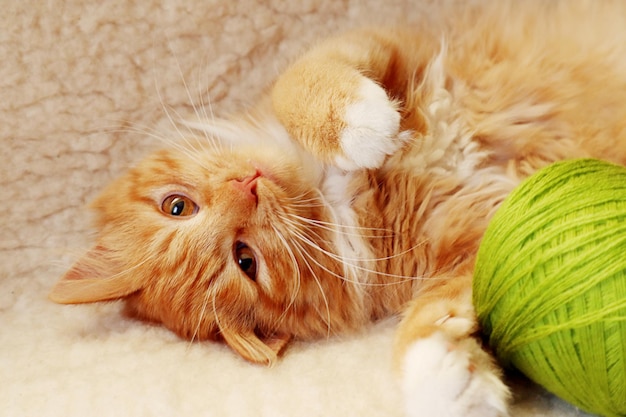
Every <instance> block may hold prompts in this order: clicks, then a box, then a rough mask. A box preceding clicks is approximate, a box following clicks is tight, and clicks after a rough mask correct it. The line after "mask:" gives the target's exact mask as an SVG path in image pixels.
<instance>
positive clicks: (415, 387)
mask: <svg viewBox="0 0 626 417" xmlns="http://www.w3.org/2000/svg"><path fill="white" fill-rule="evenodd" d="M404 358H405V359H404V367H403V380H402V385H403V390H404V398H405V405H406V412H407V415H408V416H411V417H505V416H508V412H507V398H508V389H507V388H506V386H505V385H504V384H503V383H502V381H501V380H500V378H499V376H498V375H497V373H495V372H494V371H493V369H490V368H489V367H484V366H483V365H482V364H481V363H479V362H475V361H473V360H472V359H471V353H470V351H468V350H467V349H465V348H464V347H463V346H459V345H456V344H455V343H453V342H451V341H449V340H448V339H447V338H446V336H444V335H443V334H442V333H435V334H433V335H432V336H430V337H428V338H424V339H420V340H418V341H416V342H414V343H413V344H412V345H411V346H409V348H408V349H407V351H406V354H405V356H404Z"/></svg>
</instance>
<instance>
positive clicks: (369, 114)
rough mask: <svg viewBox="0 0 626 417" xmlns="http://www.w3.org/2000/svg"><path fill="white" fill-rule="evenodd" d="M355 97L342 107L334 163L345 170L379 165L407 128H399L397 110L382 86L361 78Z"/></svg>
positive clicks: (403, 139) (404, 136) (397, 145)
mask: <svg viewBox="0 0 626 417" xmlns="http://www.w3.org/2000/svg"><path fill="white" fill-rule="evenodd" d="M359 97H360V99H359V100H358V101H357V102H356V103H353V104H351V105H349V106H348V107H347V108H346V112H345V115H344V122H345V124H346V127H345V128H344V129H343V131H342V132H341V135H340V140H341V148H342V150H343V155H342V156H339V157H337V159H336V163H337V166H339V167H340V168H342V169H345V170H354V169H358V168H379V167H380V166H382V164H383V162H384V160H385V158H386V157H387V155H391V154H392V153H394V152H395V151H397V150H398V149H400V147H402V145H403V144H404V142H406V141H407V140H408V138H409V132H402V133H400V132H399V130H400V113H398V109H397V107H396V105H395V104H394V103H393V102H392V101H390V100H389V98H388V97H387V93H386V92H385V90H384V89H383V88H382V87H380V86H379V85H378V84H376V83H375V82H373V81H372V80H370V79H367V78H364V80H363V82H362V84H361V87H360V88H359Z"/></svg>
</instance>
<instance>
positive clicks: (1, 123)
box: [0, 0, 583, 417]
mask: <svg viewBox="0 0 626 417" xmlns="http://www.w3.org/2000/svg"><path fill="white" fill-rule="evenodd" d="M424 1H426V0H423V1H422V2H418V1H415V0H413V1H412V0H387V1H385V2H381V1H379V0H302V1H289V0H240V1H235V0H232V1H230V0H228V1H227V0H189V1H187V0H163V1H158V0H144V1H141V0H138V1H126V0H85V1H81V0H65V1H63V0H48V1H37V0H20V1H4V2H2V7H1V11H0V145H1V146H2V153H3V161H2V163H1V164H0V191H1V193H0V198H1V202H2V203H1V204H0V207H1V208H2V209H1V215H0V231H1V234H0V415H2V416H109V415H110V416H183V415H189V416H220V417H221V416H360V417H368V416H388V417H393V416H401V415H402V401H401V397H400V394H399V389H398V386H397V384H396V382H395V380H394V378H393V375H392V373H391V370H390V344H391V340H392V334H393V328H394V323H393V322H387V323H382V324H379V325H377V326H374V327H373V328H371V329H369V330H368V331H366V332H365V333H364V334H362V335H358V336H354V337H345V338H341V339H333V340H329V341H320V342H318V343H310V344H304V343H296V344H295V345H293V346H291V347H290V348H289V349H288V351H287V352H286V355H285V356H284V358H283V359H282V361H280V363H279V364H277V365H276V366H275V367H274V368H271V369H266V368H262V367H258V366H253V365H250V364H248V363H246V362H244V361H243V360H241V359H240V358H239V357H237V356H236V355H234V354H233V353H232V352H231V351H230V350H229V349H227V348H226V347H224V346H221V345H219V344H214V343H194V344H189V343H188V342H185V341H182V340H180V339H178V338H177V337H176V336H174V335H173V334H171V333H170V332H168V331H167V330H165V329H163V328H161V327H158V326H150V325H147V324H145V323H139V322H137V321H134V320H131V319H128V318H126V317H124V316H123V315H122V314H121V305H120V304H119V303H104V304H98V305H83V306H60V305H55V304H53V303H52V302H49V301H48V300H47V299H46V294H47V292H48V290H49V288H50V286H51V285H52V284H53V283H54V282H55V280H56V279H57V277H58V276H59V275H60V274H61V273H62V272H63V271H64V269H66V268H67V267H68V266H69V265H70V263H71V260H72V257H73V256H74V255H76V254H77V253H80V252H81V251H82V250H83V249H85V248H86V247H87V246H88V245H89V243H90V239H91V237H92V236H91V235H90V231H89V221H90V217H89V216H90V214H89V212H88V210H86V209H85V206H86V204H87V203H88V201H89V200H90V199H91V198H92V197H93V196H94V195H95V194H96V193H97V192H98V190H100V189H101V188H102V187H103V186H104V185H105V184H107V183H108V182H109V181H110V180H111V179H112V178H113V177H115V176H116V175H118V174H119V173H120V172H122V171H123V170H124V169H126V168H127V167H129V166H130V165H132V164H133V162H135V161H137V160H138V158H139V157H140V156H141V155H143V154H145V153H146V152H147V151H148V150H149V149H151V148H154V147H156V146H158V145H159V141H158V140H155V139H153V138H152V136H154V135H155V134H158V132H164V131H165V129H170V128H171V126H170V123H169V121H168V114H169V115H170V116H172V117H177V116H179V115H180V116H190V115H192V114H193V109H192V105H191V104H192V102H194V103H196V104H201V103H204V104H209V103H210V105H211V108H212V111H213V112H214V113H215V114H217V115H220V114H225V113H227V112H229V111H233V110H235V109H237V108H241V107H243V106H244V105H245V103H247V102H250V101H252V100H254V99H255V97H257V96H258V95H259V94H260V93H261V91H262V90H263V89H264V88H265V87H266V86H267V85H268V83H269V82H270V81H271V80H272V79H273V78H274V77H275V75H276V74H277V72H278V71H279V70H280V68H282V67H283V66H284V64H285V63H286V62H287V61H288V60H289V59H291V58H293V57H294V56H295V55H296V54H297V53H298V52H299V51H301V50H302V48H303V47H305V46H306V44H307V43H309V42H311V41H313V40H314V39H316V38H319V37H321V36H326V35H329V34H331V33H334V32H338V31H341V30H345V29H348V28H350V27H354V26H359V25H363V24H367V23H379V24H380V23H397V22H401V21H404V20H407V21H411V20H415V19H419V18H420V16H422V15H424V14H426V13H429V12H428V7H430V6H428V5H427V4H426V3H424ZM514 389H515V393H516V403H515V406H514V407H515V408H514V411H513V415H514V416H522V417H523V416H538V415H540V416H581V415H583V414H582V413H580V412H579V411H577V410H575V409H574V408H573V407H571V406H569V405H567V404H565V403H563V402H561V401H559V400H557V399H555V398H554V397H552V396H550V395H549V394H546V393H545V392H543V391H542V390H540V389H537V388H535V387H532V386H531V385H530V384H529V383H528V382H526V381H524V380H518V381H517V382H515V383H514Z"/></svg>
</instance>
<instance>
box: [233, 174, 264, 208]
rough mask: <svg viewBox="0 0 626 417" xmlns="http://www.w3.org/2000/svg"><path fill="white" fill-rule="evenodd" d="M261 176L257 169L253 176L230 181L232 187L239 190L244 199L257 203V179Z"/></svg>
mask: <svg viewBox="0 0 626 417" xmlns="http://www.w3.org/2000/svg"><path fill="white" fill-rule="evenodd" d="M260 176H261V172H260V171H259V170H258V169H257V170H256V172H255V173H254V174H253V175H248V176H247V177H244V178H239V179H234V180H232V181H231V183H232V184H233V187H235V188H236V189H237V190H240V191H241V192H242V193H243V194H244V195H245V197H246V198H248V199H251V200H254V202H255V203H256V202H257V201H258V196H257V193H256V186H257V179H258V178H259V177H260Z"/></svg>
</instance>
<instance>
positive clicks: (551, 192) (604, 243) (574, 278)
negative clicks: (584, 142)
mask: <svg viewBox="0 0 626 417" xmlns="http://www.w3.org/2000/svg"><path fill="white" fill-rule="evenodd" d="M473 291H474V307H475V309H476V313H477V315H478V319H479V321H480V323H481V324H482V326H483V330H484V332H485V335H486V336H487V337H488V340H489V343H490V345H491V347H492V348H493V350H494V352H495V354H496V356H497V357H498V358H499V360H500V361H501V362H502V363H503V364H504V365H505V366H513V367H515V368H517V369H519V370H520V371H522V372H523V373H524V374H525V375H526V376H528V377H529V378H530V379H532V380H533V381H535V382H536V383H538V384H540V385H542V386H543V387H545V388H546V389H548V390H549V391H551V392H553V393H554V394H556V395H558V396H560V397H561V398H563V399H564V400H566V401H569V402H570V403H572V404H574V405H576V406H577V407H579V408H581V409H583V410H585V411H587V412H591V413H594V414H598V415H601V416H606V417H613V416H626V168H624V167H621V166H617V165H613V164H610V163H607V162H602V161H598V160H593V159H579V160H572V161H564V162H559V163H555V164H553V165H550V166H548V167H546V168H544V169H542V170H540V171H539V172H537V173H536V174H534V175H533V176H531V177H529V178H528V179H526V180H525V181H524V182H523V183H522V184H521V185H519V186H518V187H517V188H516V189H515V190H514V191H513V192H512V193H511V195H509V197H508V198H507V199H506V200H505V201H504V202H503V204H502V206H501V207H500V208H499V209H498V211H497V212H496V214H495V216H494V218H493V219H492V221H491V222H490V224H489V227H488V229H487V231H486V233H485V236H484V238H483V241H482V243H481V246H480V249H479V252H478V257H477V260H476V268H475V273H474V288H473Z"/></svg>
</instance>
